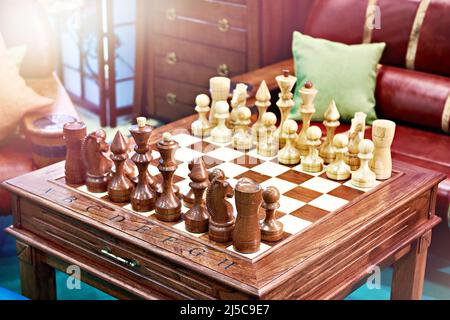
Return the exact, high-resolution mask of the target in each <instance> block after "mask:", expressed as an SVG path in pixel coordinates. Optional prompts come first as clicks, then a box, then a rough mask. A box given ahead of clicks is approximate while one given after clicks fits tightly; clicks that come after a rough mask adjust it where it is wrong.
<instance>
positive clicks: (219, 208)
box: [206, 169, 235, 243]
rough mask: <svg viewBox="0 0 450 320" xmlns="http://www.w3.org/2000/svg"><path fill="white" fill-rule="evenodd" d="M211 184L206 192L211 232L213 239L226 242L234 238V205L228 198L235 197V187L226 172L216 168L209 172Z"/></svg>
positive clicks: (211, 238)
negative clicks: (229, 181) (226, 179)
mask: <svg viewBox="0 0 450 320" xmlns="http://www.w3.org/2000/svg"><path fill="white" fill-rule="evenodd" d="M209 181H210V185H209V187H208V189H207V192H206V207H207V209H208V213H209V232H208V236H209V239H210V240H211V241H215V242H219V243H225V242H229V241H231V239H232V234H233V230H234V225H235V220H234V215H233V206H232V205H231V203H229V202H228V201H227V200H226V199H227V198H232V197H233V194H234V192H233V188H232V187H231V186H230V184H229V183H228V182H227V181H225V174H224V172H223V171H222V170H220V169H214V170H213V171H212V172H211V173H210V174H209Z"/></svg>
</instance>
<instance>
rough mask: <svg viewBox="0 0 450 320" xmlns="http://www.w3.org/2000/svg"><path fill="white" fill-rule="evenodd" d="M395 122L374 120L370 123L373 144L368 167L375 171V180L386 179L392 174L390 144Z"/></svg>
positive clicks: (392, 138) (392, 139)
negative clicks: (371, 157) (373, 148)
mask: <svg viewBox="0 0 450 320" xmlns="http://www.w3.org/2000/svg"><path fill="white" fill-rule="evenodd" d="M395 127H396V126H395V122H393V121H390V120H375V121H374V122H373V124H372V140H373V143H374V145H375V151H374V154H373V160H372V161H371V162H370V169H372V171H373V172H375V174H376V176H377V180H386V179H389V178H390V177H391V176H392V156H391V145H392V142H393V141H394V135H395Z"/></svg>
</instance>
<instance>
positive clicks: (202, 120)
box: [191, 94, 211, 138]
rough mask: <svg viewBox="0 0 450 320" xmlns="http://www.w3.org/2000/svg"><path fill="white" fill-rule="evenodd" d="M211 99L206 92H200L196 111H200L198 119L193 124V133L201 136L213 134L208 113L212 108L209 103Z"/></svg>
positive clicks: (196, 101) (196, 100)
mask: <svg viewBox="0 0 450 320" xmlns="http://www.w3.org/2000/svg"><path fill="white" fill-rule="evenodd" d="M210 102H211V100H210V99H209V97H208V96H207V95H206V94H200V95H198V96H197V98H196V99H195V103H196V104H197V106H196V107H195V111H197V112H198V120H196V121H194V122H193V123H192V125H191V130H192V134H193V135H194V136H196V137H199V138H206V137H209V135H210V134H211V125H210V124H209V121H208V118H207V114H208V112H209V110H210V108H209V103H210Z"/></svg>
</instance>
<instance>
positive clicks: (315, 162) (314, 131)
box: [302, 126, 323, 173]
mask: <svg viewBox="0 0 450 320" xmlns="http://www.w3.org/2000/svg"><path fill="white" fill-rule="evenodd" d="M321 137H322V131H321V130H320V128H319V127H316V126H312V127H309V128H308V130H307V131H306V139H307V140H306V143H307V145H308V148H309V149H308V155H307V156H305V157H304V158H303V161H302V168H303V170H304V171H306V172H312V173H317V172H321V171H322V170H323V159H322V158H321V157H319V151H318V150H317V148H318V147H319V146H320V144H321V142H320V138H321Z"/></svg>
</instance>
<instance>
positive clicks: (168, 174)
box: [156, 132, 181, 222]
mask: <svg viewBox="0 0 450 320" xmlns="http://www.w3.org/2000/svg"><path fill="white" fill-rule="evenodd" d="M157 148H158V151H159V153H160V154H161V159H160V160H159V166H158V169H159V171H160V172H161V174H162V176H163V182H162V192H161V195H160V196H159V197H158V200H156V218H157V219H158V220H161V221H166V222H175V221H178V220H180V217H181V200H180V199H179V198H178V197H177V195H176V194H175V192H174V191H173V184H174V183H173V175H174V173H175V171H176V170H177V163H176V161H175V152H176V151H177V149H178V143H177V142H176V141H175V140H173V138H172V135H171V134H170V133H168V132H166V133H164V134H163V137H162V140H160V141H159V142H158V143H157Z"/></svg>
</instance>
